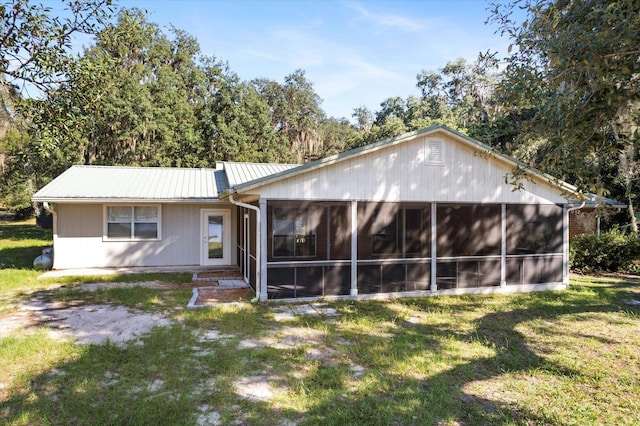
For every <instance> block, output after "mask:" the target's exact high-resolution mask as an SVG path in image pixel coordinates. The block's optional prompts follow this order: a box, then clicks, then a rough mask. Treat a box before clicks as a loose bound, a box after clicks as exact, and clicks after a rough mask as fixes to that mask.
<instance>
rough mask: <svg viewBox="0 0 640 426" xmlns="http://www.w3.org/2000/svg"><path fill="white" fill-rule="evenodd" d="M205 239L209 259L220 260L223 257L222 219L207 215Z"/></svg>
mask: <svg viewBox="0 0 640 426" xmlns="http://www.w3.org/2000/svg"><path fill="white" fill-rule="evenodd" d="M207 222H208V224H207V232H208V235H207V238H208V244H209V250H208V252H209V259H222V256H223V252H224V250H223V241H224V239H223V227H224V218H223V217H222V216H218V215H209V217H208V220H207Z"/></svg>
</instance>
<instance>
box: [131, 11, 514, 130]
mask: <svg viewBox="0 0 640 426" xmlns="http://www.w3.org/2000/svg"><path fill="white" fill-rule="evenodd" d="M119 5H120V6H123V7H138V8H141V9H146V10H147V11H148V12H149V20H150V21H152V22H155V23H157V24H159V25H160V26H162V27H163V28H168V26H169V25H170V24H172V25H174V26H175V27H177V28H180V29H182V30H185V31H187V32H189V33H190V34H192V35H193V36H195V37H196V38H197V39H198V41H199V43H200V46H201V48H202V53H203V54H205V55H208V56H216V57H217V58H219V59H223V60H225V61H227V62H228V63H229V66H230V68H231V69H232V70H233V71H235V72H236V73H237V74H238V75H239V76H240V77H241V78H242V79H244V80H251V79H253V78H258V77H265V78H269V79H272V80H277V81H280V82H281V81H283V79H284V77H285V76H286V75H288V74H290V73H292V72H293V71H295V70H296V69H298V68H302V69H304V70H305V71H306V76H307V78H308V79H309V80H310V81H312V82H313V83H314V87H315V89H316V92H317V93H318V95H320V97H321V98H322V99H323V103H322V108H323V109H324V110H325V112H326V113H327V115H329V116H334V117H347V118H351V114H352V112H353V109H354V108H355V107H357V106H360V105H365V106H367V107H368V108H369V109H370V110H372V111H376V110H378V109H379V106H380V103H381V102H382V101H383V100H384V99H386V98H388V97H391V96H401V97H403V98H404V97H407V96H409V95H412V94H415V95H417V94H418V89H417V88H416V87H415V84H416V74H417V73H418V72H420V70H422V69H427V70H434V71H435V70H437V69H438V68H441V67H442V66H444V65H445V64H446V63H447V62H449V61H453V60H455V59H457V58H460V57H462V58H465V59H467V60H469V61H473V60H475V58H476V57H477V55H478V53H479V52H480V51H487V50H491V51H499V52H500V54H499V57H503V56H505V53H506V49H507V46H508V44H509V42H508V40H507V39H506V38H502V37H500V36H499V35H497V34H495V30H496V27H495V26H492V25H485V24H484V22H485V20H486V18H487V17H488V15H489V12H488V11H487V10H486V9H487V7H488V4H487V2H486V1H484V0H449V1H440V0H422V1H417V0H415V1H382V0H379V1H356V2H350V1H347V2H341V1H319V0H317V1H294V0H288V1H242V0H241V1H231V0H217V1H207V0H199V1H194V0H182V1H179V0H156V1H150V0H122V1H121V2H120V3H119Z"/></svg>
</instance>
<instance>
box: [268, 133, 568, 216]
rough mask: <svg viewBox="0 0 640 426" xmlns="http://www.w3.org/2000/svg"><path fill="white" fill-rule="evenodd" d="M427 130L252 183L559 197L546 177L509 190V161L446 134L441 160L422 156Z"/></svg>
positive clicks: (355, 195)
mask: <svg viewBox="0 0 640 426" xmlns="http://www.w3.org/2000/svg"><path fill="white" fill-rule="evenodd" d="M433 139H434V138H433V137H431V136H422V137H416V138H415V139H413V140H409V141H406V142H404V143H402V144H400V145H395V146H389V147H386V148H383V149H380V150H378V151H374V152H369V153H363V154H361V155H359V156H358V157H355V158H350V159H346V160H343V161H339V162H337V163H334V164H330V165H327V166H324V167H321V168H318V169H315V170H310V171H308V172H306V173H303V174H300V175H297V176H293V177H290V178H287V179H284V180H282V181H279V182H277V183H271V184H267V185H265V186H264V187H261V188H257V189H256V192H259V193H260V196H261V197H263V198H267V199H307V200H311V199H316V200H352V199H356V200H372V201H425V202H433V201H435V202H468V203H471V202H473V203H502V202H504V203H540V204H550V203H562V202H564V201H565V198H564V197H563V196H562V194H561V193H560V191H559V190H558V189H557V188H555V187H553V186H552V185H551V184H549V183H548V182H545V181H542V180H539V179H538V180H535V183H534V182H529V181H526V182H523V185H524V187H525V190H520V191H513V186H512V185H510V184H508V183H505V176H506V175H507V174H508V173H510V172H511V170H512V168H511V166H510V165H508V164H507V163H505V162H504V161H503V160H500V159H498V158H495V157H493V156H492V155H491V154H487V153H483V152H478V151H474V150H473V149H472V148H470V147H468V146H466V145H463V144H462V143H461V142H459V141H457V140H455V139H453V138H451V137H448V136H446V135H443V136H439V137H438V138H437V139H441V140H443V142H444V144H443V147H444V163H443V164H431V163H428V162H427V161H426V158H427V156H428V143H429V141H431V140H433Z"/></svg>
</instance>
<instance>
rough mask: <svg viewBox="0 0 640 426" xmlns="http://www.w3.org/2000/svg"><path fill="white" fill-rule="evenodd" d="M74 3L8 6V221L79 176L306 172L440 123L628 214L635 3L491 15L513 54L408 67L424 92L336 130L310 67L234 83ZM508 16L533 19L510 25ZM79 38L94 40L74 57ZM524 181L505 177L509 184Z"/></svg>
mask: <svg viewBox="0 0 640 426" xmlns="http://www.w3.org/2000/svg"><path fill="white" fill-rule="evenodd" d="M69 4H70V5H72V8H71V10H72V16H71V17H70V18H68V19H66V20H63V19H61V18H57V17H55V15H54V14H53V13H52V12H51V11H50V10H48V9H47V8H45V7H41V6H38V5H32V4H31V3H30V2H29V0H13V1H11V2H9V3H6V4H5V5H3V6H2V12H3V17H4V18H3V19H4V22H3V27H2V29H1V30H0V31H1V32H0V55H1V62H0V66H1V67H2V69H1V70H0V71H2V76H3V79H2V81H1V84H0V95H1V101H2V108H0V204H3V205H5V206H6V207H9V208H10V209H12V210H13V211H15V212H18V213H20V212H29V211H30V209H31V203H30V197H31V195H32V194H33V192H34V191H35V190H36V189H38V188H39V187H41V186H42V185H44V184H45V183H47V182H48V181H49V180H51V179H52V178H54V177H55V176H57V175H58V174H59V173H61V172H62V171H64V170H65V169H66V168H68V167H69V166H71V165H73V164H104V165H139V166H170V167H213V166H214V165H215V162H216V161H220V160H231V161H252V162H305V161H310V160H313V159H316V158H321V157H324V156H327V155H331V154H334V153H338V152H342V151H344V150H347V149H350V148H353V147H357V146H361V145H364V144H366V143H369V142H372V141H376V140H380V139H384V138H388V137H392V136H396V135H398V134H401V133H404V132H406V131H411V130H416V129H420V128H423V127H426V126H429V125H431V124H434V123H444V124H446V125H448V126H450V127H452V128H455V129H458V130H460V131H462V132H464V133H466V134H468V135H470V136H472V137H475V138H477V139H480V140H481V141H483V142H485V143H487V144H489V145H491V146H493V147H495V148H496V149H498V150H500V151H502V152H506V153H508V154H510V155H513V156H515V157H517V158H518V159H520V160H522V161H523V162H524V163H525V164H528V165H531V166H536V167H538V168H541V169H543V170H544V171H546V172H549V173H551V174H553V175H555V176H557V177H559V178H561V179H564V180H567V181H569V182H575V183H577V184H578V185H579V186H580V188H582V189H584V190H588V191H591V192H597V193H600V194H602V195H609V196H612V197H617V198H621V199H623V200H625V201H627V202H628V203H629V204H630V206H631V210H630V213H631V216H630V218H633V216H634V213H633V206H634V204H635V202H636V200H635V194H636V192H637V189H638V178H639V177H640V162H639V161H638V155H637V154H638V140H639V139H638V123H639V122H640V112H639V109H638V106H639V105H640V102H639V93H640V90H639V87H640V83H639V80H640V78H639V77H638V76H640V72H639V71H640V70H639V68H640V65H639V61H638V57H639V56H640V37H638V32H637V28H640V18H639V16H640V6H639V5H638V4H637V3H636V2H634V1H632V0H623V1H619V2H609V1H605V0H590V1H588V0H585V1H580V2H553V1H543V2H539V1H531V2H530V1H529V0H524V1H515V2H512V3H505V4H497V5H494V6H493V7H494V9H493V10H492V12H491V17H490V21H491V22H492V23H493V24H494V25H496V26H497V27H498V29H499V31H502V32H503V34H505V36H507V37H509V38H510V39H511V41H512V43H513V48H512V51H511V52H512V53H510V56H509V57H508V58H506V59H504V60H499V59H498V58H496V56H495V55H492V54H490V53H489V52H487V53H485V54H480V55H479V56H478V59H477V60H476V61H474V62H473V63H469V62H466V61H465V60H463V59H458V60H455V61H452V62H450V63H447V64H445V65H444V66H443V67H442V68H440V69H438V70H422V71H419V72H418V70H417V76H416V86H417V89H418V91H419V95H417V96H409V97H407V98H402V97H389V98H386V99H384V100H383V101H382V102H381V104H380V107H379V109H378V110H377V111H370V110H368V109H367V108H366V107H363V106H355V105H354V110H353V115H352V117H342V118H335V117H327V115H326V114H325V112H324V111H323V110H322V106H321V105H322V100H321V99H320V97H319V96H318V94H317V93H316V92H315V90H314V87H313V83H312V82H311V81H309V80H308V79H307V77H306V76H305V72H304V70H294V71H292V73H291V74H289V75H287V76H284V77H283V79H282V81H273V80H268V79H264V78H256V79H254V80H251V81H243V80H242V79H240V78H239V77H238V75H237V74H236V73H235V72H233V70H232V69H231V68H230V66H229V65H228V64H227V63H226V62H225V61H224V58H216V57H210V56H206V55H203V54H202V52H201V51H200V47H199V44H198V41H197V40H196V39H195V38H194V37H192V36H191V35H189V34H188V33H187V32H185V31H183V30H180V29H177V28H171V29H169V30H167V31H163V30H162V29H161V28H160V27H159V26H158V25H156V24H154V23H153V22H150V21H149V19H148V17H147V16H146V14H145V13H144V12H143V11H140V10H136V9H123V10H121V11H120V12H119V13H117V15H116V16H115V17H112V16H111V13H115V11H114V8H113V6H112V5H111V2H110V1H109V0H93V1H89V2H81V3H77V2H74V1H70V2H69ZM516 7H522V8H524V10H526V11H527V15H526V21H524V22H518V21H514V20H513V18H512V13H511V12H512V11H513V10H514V8H516ZM78 33H85V34H89V35H92V36H93V43H92V45H91V46H89V47H87V48H86V49H85V50H84V51H83V52H82V53H80V54H76V55H73V54H72V53H70V52H71V51H72V50H71V42H72V37H73V35H74V34H78ZM42 34H48V36H43V35H42ZM256 77H258V76H256ZM25 88H32V89H31V90H32V91H33V90H34V89H35V90H37V92H38V93H39V96H35V97H34V96H31V97H27V96H24V93H25ZM382 95H383V94H381V99H383V96H382ZM521 172H522V170H514V171H513V173H512V175H511V176H509V177H508V178H509V180H510V181H511V182H513V183H514V185H515V187H517V185H518V184H519V182H520V179H521V177H522V174H521ZM605 188H606V189H608V190H610V191H611V192H610V193H606V192H605Z"/></svg>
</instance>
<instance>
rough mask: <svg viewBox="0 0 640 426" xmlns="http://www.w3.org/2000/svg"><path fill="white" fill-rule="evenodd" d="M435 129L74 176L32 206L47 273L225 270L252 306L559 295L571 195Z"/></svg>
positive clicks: (75, 171) (78, 169)
mask: <svg viewBox="0 0 640 426" xmlns="http://www.w3.org/2000/svg"><path fill="white" fill-rule="evenodd" d="M516 165H517V162H516V161H515V160H513V159H511V158H509V157H506V156H504V155H501V154H498V153H496V152H494V151H493V150H492V149H491V148H489V147H487V146H485V145H483V144H481V143H480V142H478V141H476V140H474V139H471V138H469V137H467V136H465V135H462V134H460V133H458V132H456V131H453V130H451V129H449V128H447V127H445V126H442V125H435V126H431V127H428V128H426V129H422V130H419V131H416V132H412V133H407V134H405V135H401V136H398V137H395V138H392V139H387V140H384V141H380V142H377V143H373V144H370V145H367V146H364V147H362V148H358V149H355V150H351V151H348V152H344V153H341V154H338V155H334V156H331V157H328V158H325V159H322V160H318V161H315V162H312V163H308V164H304V165H289V164H251V163H233V162H220V163H218V164H217V165H216V168H215V169H176V168H132V167H99V166H74V167H72V168H70V169H69V170H67V171H66V172H64V173H63V174H62V175H60V176H59V177H57V178H56V179H55V180H53V181H52V182H51V183H50V184H48V185H47V186H45V187H44V188H42V189H41V190H40V191H38V192H37V193H36V194H35V195H34V197H33V200H34V201H37V202H43V203H46V205H48V208H49V209H50V210H51V211H53V212H54V268H55V269H63V268H80V267H120V266H160V265H163V266H173V265H176V266H177V265H237V266H238V267H239V268H240V270H241V271H242V273H243V274H244V277H245V280H246V281H247V282H248V283H250V285H251V286H252V287H253V288H254V289H255V290H256V292H257V294H258V296H259V297H260V299H261V300H267V299H301V298H317V297H334V296H336V297H339V296H345V297H351V296H363V295H368V296H365V297H375V296H377V295H380V294H384V295H388V294H401V295H419V294H436V293H465V292H500V291H531V290H544V289H560V288H564V287H565V286H566V285H567V283H568V217H569V210H570V209H569V205H570V202H571V201H574V200H575V199H576V197H577V194H576V191H575V188H574V187H572V186H570V185H568V184H566V183H563V182H560V181H558V180H556V179H554V178H552V177H551V176H548V175H544V174H542V173H540V172H537V171H534V170H529V171H528V179H527V180H526V181H524V183H523V186H524V187H523V188H522V189H518V190H515V189H514V187H513V186H512V185H511V184H509V183H508V182H507V180H506V178H505V177H506V176H507V175H508V174H509V173H510V172H511V171H512V170H513V168H514V167H515V166H516Z"/></svg>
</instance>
